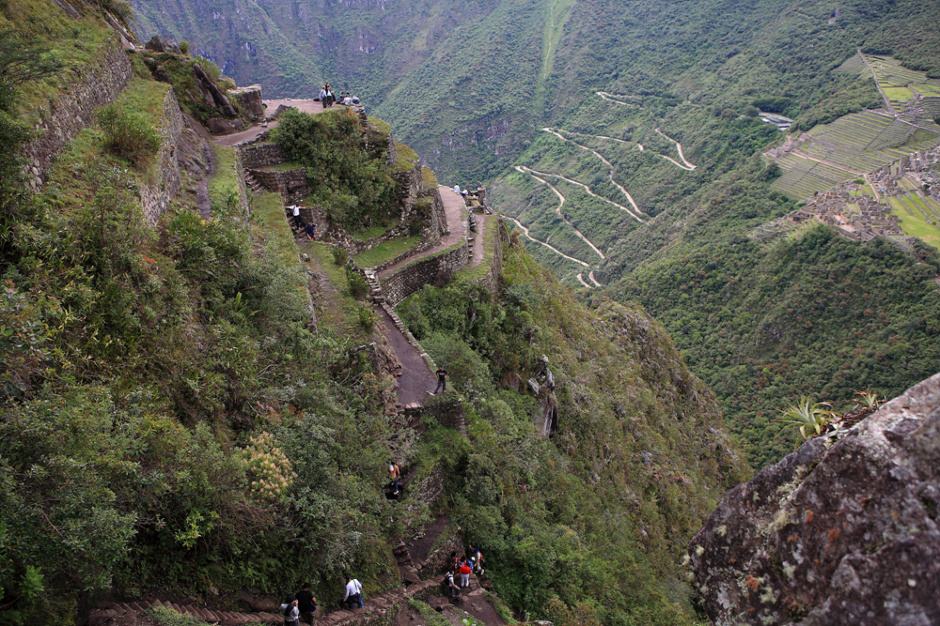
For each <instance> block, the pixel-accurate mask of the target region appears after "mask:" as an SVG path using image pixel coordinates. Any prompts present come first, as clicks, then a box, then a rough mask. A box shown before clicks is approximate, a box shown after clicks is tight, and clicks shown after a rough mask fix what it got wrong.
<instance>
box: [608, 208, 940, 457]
mask: <svg viewBox="0 0 940 626" xmlns="http://www.w3.org/2000/svg"><path fill="white" fill-rule="evenodd" d="M730 243H731V244H733V245H712V246H708V247H702V248H699V249H697V250H693V249H687V250H686V251H685V253H684V254H682V255H675V256H674V257H673V258H669V259H664V260H662V261H659V262H655V263H650V264H649V265H648V266H647V267H645V268H643V269H641V270H640V271H638V272H636V273H635V274H634V275H633V276H631V277H630V278H629V279H626V280H624V281H623V283H622V284H621V285H620V286H619V288H620V289H621V290H622V293H623V296H624V297H627V298H632V299H636V300H638V301H639V302H642V303H643V304H644V306H646V307H647V308H648V309H649V310H652V311H658V312H659V315H660V319H661V320H662V322H663V324H664V325H665V326H666V328H668V329H669V331H670V334H671V335H672V336H673V337H675V338H676V342H677V343H678V344H679V345H680V346H681V347H682V348H683V351H684V355H685V357H686V359H687V360H688V362H689V365H690V367H692V369H693V370H694V371H695V372H696V373H698V374H699V375H700V376H701V377H702V379H703V380H704V381H705V382H706V383H707V384H708V385H709V386H710V387H711V388H712V389H713V390H714V391H715V393H716V394H717V395H718V396H719V398H721V399H722V405H723V408H724V409H725V411H726V414H727V415H728V416H729V418H730V419H729V421H728V426H729V428H731V429H732V430H733V431H734V432H736V433H739V434H740V435H741V436H742V438H743V439H744V440H745V441H746V442H747V444H746V448H747V452H748V455H749V457H750V459H751V462H752V463H753V464H754V465H756V466H762V465H764V464H765V463H767V462H769V461H772V460H775V459H777V458H779V457H780V456H781V455H783V454H785V453H787V452H789V450H790V448H791V443H790V442H791V441H792V438H787V439H783V438H780V437H778V432H779V428H777V427H775V424H774V419H775V417H776V416H777V415H778V413H779V411H780V410H781V409H782V408H784V407H785V406H786V404H787V403H788V402H794V401H796V400H797V399H798V398H799V397H800V396H804V395H812V396H815V397H825V398H826V399H828V400H829V401H831V402H834V403H837V404H845V403H848V402H850V401H852V399H853V396H854V395H855V392H856V391H858V390H859V389H866V388H872V389H875V390H877V391H878V392H880V393H883V394H887V395H888V396H889V397H890V396H893V395H895V394H898V393H900V392H902V391H904V389H906V388H907V387H909V386H910V385H911V384H912V383H913V382H916V381H919V380H922V379H924V378H926V377H928V376H930V375H932V374H935V373H936V370H937V364H938V363H940V342H938V340H937V337H938V333H940V323H938V320H937V311H938V310H940V289H938V288H937V285H936V283H935V282H934V280H933V278H934V276H935V275H936V274H937V273H938V271H940V259H938V258H937V255H936V254H935V253H931V252H929V251H927V250H926V249H925V250H924V251H923V252H922V253H921V256H920V260H918V259H917V258H914V257H912V256H911V255H909V254H907V253H905V252H903V251H902V250H900V249H898V248H897V247H895V246H894V245H893V244H891V243H889V242H887V241H880V240H879V241H874V242H872V243H869V244H867V245H864V246H862V245H858V244H856V243H853V242H850V241H847V240H845V239H843V238H841V237H839V236H837V235H835V234H834V233H833V232H832V231H831V230H829V229H827V228H825V227H821V226H820V227H817V228H815V229H813V230H811V231H809V232H808V233H807V234H806V235H805V236H803V237H802V238H799V239H796V240H795V241H791V242H782V243H781V244H779V245H778V246H776V247H774V248H772V249H771V250H768V251H763V250H762V249H760V248H759V247H758V246H756V245H755V244H753V243H752V242H750V241H749V240H747V239H743V238H740V239H736V240H734V241H732V242H730ZM740 268H746V269H747V271H746V272H742V271H741V269H740ZM791 437H792V434H791Z"/></svg>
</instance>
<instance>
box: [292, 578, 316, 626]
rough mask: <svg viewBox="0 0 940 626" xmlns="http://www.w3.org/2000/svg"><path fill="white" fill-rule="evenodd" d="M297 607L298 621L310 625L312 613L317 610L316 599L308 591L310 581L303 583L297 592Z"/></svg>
mask: <svg viewBox="0 0 940 626" xmlns="http://www.w3.org/2000/svg"><path fill="white" fill-rule="evenodd" d="M297 608H298V609H299V610H300V621H302V622H303V623H304V624H311V625H312V624H313V614H314V613H316V611H317V599H316V598H314V597H313V594H312V593H310V583H304V586H303V589H301V590H300V591H298V592H297Z"/></svg>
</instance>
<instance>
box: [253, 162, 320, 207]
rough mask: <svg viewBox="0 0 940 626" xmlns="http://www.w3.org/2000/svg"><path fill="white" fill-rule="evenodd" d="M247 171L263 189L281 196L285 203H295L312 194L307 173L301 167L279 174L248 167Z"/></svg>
mask: <svg viewBox="0 0 940 626" xmlns="http://www.w3.org/2000/svg"><path fill="white" fill-rule="evenodd" d="M247 171H248V173H249V174H251V175H252V176H254V177H255V180H257V181H258V182H259V183H261V184H262V185H263V186H264V188H265V189H267V190H269V191H273V192H275V193H279V194H281V197H282V198H283V199H284V201H285V202H297V201H298V200H300V199H301V198H306V197H307V196H309V195H310V194H311V193H313V186H312V185H311V184H310V183H309V182H307V171H306V170H305V169H304V168H302V167H298V168H297V169H293V170H287V171H280V172H275V171H271V170H260V169H254V168H251V167H249V168H247Z"/></svg>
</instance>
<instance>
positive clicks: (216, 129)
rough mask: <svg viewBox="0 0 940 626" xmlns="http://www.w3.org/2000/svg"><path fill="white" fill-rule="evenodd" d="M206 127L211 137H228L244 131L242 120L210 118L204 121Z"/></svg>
mask: <svg viewBox="0 0 940 626" xmlns="http://www.w3.org/2000/svg"><path fill="white" fill-rule="evenodd" d="M206 126H207V127H208V128H209V132H210V133H212V134H213V135H228V134H230V133H237V132H240V131H243V130H245V122H244V120H240V119H234V120H229V119H225V118H224V117H210V118H209V119H208V120H206Z"/></svg>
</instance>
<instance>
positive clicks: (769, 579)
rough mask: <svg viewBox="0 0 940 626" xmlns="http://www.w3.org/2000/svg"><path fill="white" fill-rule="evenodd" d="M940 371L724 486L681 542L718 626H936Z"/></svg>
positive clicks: (939, 602)
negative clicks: (844, 426) (687, 540)
mask: <svg viewBox="0 0 940 626" xmlns="http://www.w3.org/2000/svg"><path fill="white" fill-rule="evenodd" d="M938 509H940V374H938V375H936V376H933V377H932V378H929V379H927V380H926V381H924V382H922V383H920V384H919V385H917V386H915V387H912V388H911V389H909V390H908V391H907V392H906V393H905V394H904V395H902V396H900V397H898V398H896V399H894V400H892V401H891V402H889V403H887V404H885V405H884V406H883V407H881V408H880V409H879V410H878V411H877V412H876V413H874V414H873V415H872V416H871V417H869V418H868V419H866V420H864V421H862V422H860V423H859V424H858V425H856V426H854V427H853V428H851V429H849V430H848V431H847V432H845V433H843V434H842V435H841V437H839V438H838V439H837V440H834V439H833V438H830V439H825V438H823V437H817V438H816V439H812V440H810V441H808V442H806V443H804V444H803V445H802V446H800V448H799V449H798V450H797V451H796V452H794V453H793V454H791V455H789V456H788V457H786V458H785V459H783V460H782V461H780V462H779V463H777V464H776V465H774V466H772V467H768V468H767V469H765V470H764V471H762V472H761V473H760V474H758V475H757V476H756V477H755V478H754V479H753V480H751V481H750V482H748V483H745V484H742V485H738V486H737V487H735V489H734V490H732V491H731V492H730V493H729V494H728V495H727V496H726V497H725V499H724V500H722V502H721V504H720V505H719V506H718V508H717V509H716V510H715V512H714V513H712V516H711V517H710V518H709V520H708V522H707V523H706V525H705V527H704V528H702V530H700V531H699V532H698V534H697V535H695V537H694V538H693V539H692V542H691V544H690V546H689V552H690V555H689V556H690V557H691V566H692V572H693V574H694V577H695V586H696V587H697V589H698V592H699V594H700V596H701V597H700V602H701V606H702V608H703V609H704V610H705V612H706V613H707V614H708V616H709V617H710V618H711V619H712V620H713V621H714V622H715V623H717V624H742V623H747V624H764V625H767V624H791V623H800V624H804V625H811V624H905V625H907V626H915V625H921V624H923V625H924V626H927V625H929V624H940V530H938V525H937V514H938Z"/></svg>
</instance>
